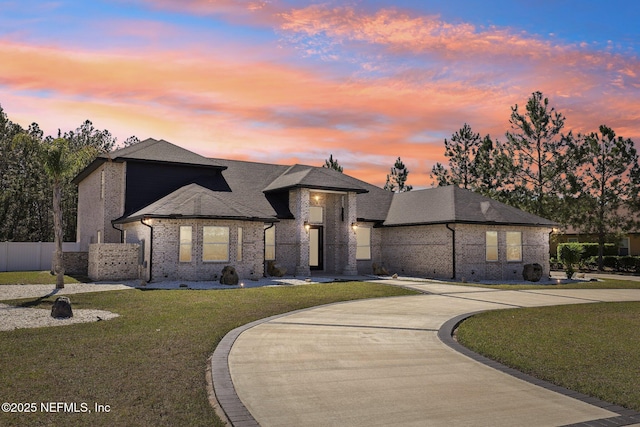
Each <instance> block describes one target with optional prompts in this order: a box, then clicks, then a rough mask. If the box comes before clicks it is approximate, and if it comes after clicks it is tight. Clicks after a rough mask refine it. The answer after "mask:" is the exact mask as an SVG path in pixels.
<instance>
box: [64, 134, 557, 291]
mask: <svg viewBox="0 0 640 427" xmlns="http://www.w3.org/2000/svg"><path fill="white" fill-rule="evenodd" d="M74 182H75V183H77V185H78V236H77V240H78V242H79V244H80V246H81V250H83V251H88V252H89V275H90V276H91V277H92V278H93V279H94V280H101V279H107V278H110V279H115V278H118V279H123V278H134V277H135V278H141V279H143V280H147V281H161V280H212V279H215V278H217V277H219V275H220V273H221V270H222V268H223V267H225V266H226V265H232V266H234V267H235V268H236V271H237V272H238V275H239V276H240V277H241V278H246V279H250V278H257V277H262V276H263V275H264V274H265V264H266V262H267V261H275V262H277V263H278V264H279V265H280V266H281V267H283V268H286V270H287V274H291V275H295V276H302V277H304V276H309V275H310V274H312V272H315V271H317V272H322V273H325V274H341V275H356V274H371V273H372V264H373V263H378V264H381V265H384V266H385V267H386V269H387V270H388V271H389V272H390V273H391V274H393V273H398V274H400V275H411V276H419V277H433V278H457V279H467V280H482V279H498V280H510V279H521V278H522V269H523V266H524V265H525V264H528V263H539V264H541V265H542V266H543V267H544V274H545V275H548V272H549V234H550V232H551V230H552V227H553V226H554V223H552V222H551V221H549V220H546V219H544V218H540V217H537V216H535V215H531V214H528V213H525V212H523V211H520V210H518V209H515V208H513V207H510V206H507V205H504V204H502V203H499V202H497V201H494V200H491V199H488V198H486V197H483V196H480V195H478V194H475V193H473V192H471V191H468V190H464V189H460V188H457V187H454V186H450V187H439V188H433V189H426V190H417V191H411V192H407V193H399V194H394V193H391V192H389V191H386V190H383V189H381V188H379V187H377V186H374V185H371V184H368V183H366V182H363V181H361V180H358V179H355V178H353V177H350V176H348V175H346V174H343V173H340V172H337V171H334V170H332V169H328V168H322V167H314V166H304V165H292V166H286V165H275V164H264V163H253V162H244V161H236V160H224V159H211V158H205V157H202V156H200V155H198V154H196V153H193V152H191V151H188V150H186V149H183V148H181V147H178V146H176V145H173V144H171V143H169V142H166V141H163V140H160V141H158V140H154V139H147V140H145V141H142V142H140V143H138V144H135V145H132V146H129V147H126V148H123V149H120V150H116V151H114V152H111V153H107V154H103V155H101V156H99V157H98V158H97V159H95V160H94V161H93V162H92V163H91V164H90V165H89V166H88V167H87V168H86V169H84V170H83V171H82V172H81V173H80V174H79V175H78V176H77V177H76V178H75V179H74ZM116 276H118V277H116ZM123 276H126V277H123Z"/></svg>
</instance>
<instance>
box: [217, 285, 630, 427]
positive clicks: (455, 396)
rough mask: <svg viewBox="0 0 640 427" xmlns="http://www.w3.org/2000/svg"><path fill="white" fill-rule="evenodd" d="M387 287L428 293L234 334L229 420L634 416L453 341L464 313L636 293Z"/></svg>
mask: <svg viewBox="0 0 640 427" xmlns="http://www.w3.org/2000/svg"><path fill="white" fill-rule="evenodd" d="M382 283H387V284H397V285H399V286H404V287H411V288H414V289H416V290H419V291H421V292H423V294H422V295H416V296H404V297H394V298H383V299H372V300H360V301H353V302H345V303H337V304H332V305H327V306H321V307H316V308H312V309H306V310H301V311H298V312H293V313H289V314H285V315H280V316H275V317H272V318H269V319H264V320H262V321H258V322H254V323H252V324H249V325H245V326H244V327H241V328H238V329H236V330H234V331H232V332H231V333H229V334H228V335H227V336H226V337H225V338H224V339H223V341H222V342H221V343H220V345H219V346H218V348H217V349H216V352H215V353H214V355H213V358H212V376H213V384H214V390H215V394H216V397H217V400H218V402H219V403H220V406H221V407H222V410H223V411H224V413H225V414H226V416H227V418H228V419H229V421H230V422H231V424H232V425H233V426H235V427H241V426H257V425H260V426H263V427H268V426H278V427H283V426H296V427H298V426H367V427H370V426H390V425H394V426H484V425H486V426H510V427H511V426H514V425H518V426H566V425H585V426H586V425H612V426H613V425H636V424H634V423H640V414H638V413H636V412H634V411H629V410H625V409H623V408H621V407H617V406H614V405H610V404H607V403H606V402H601V401H598V400H596V399H591V398H588V397H586V396H582V395H579V394H577V393H574V392H570V391H568V390H563V389H561V388H559V387H555V386H552V385H549V384H547V383H543V382H540V381H537V380H533V379H532V378H528V377H526V376H523V375H521V374H520V375H518V373H517V372H515V371H513V372H510V371H509V370H506V369H504V367H501V366H500V365H497V364H493V363H491V362H489V361H487V360H485V359H483V358H481V357H478V356H477V355H475V354H473V353H470V352H468V351H465V350H460V349H458V348H457V347H456V344H455V342H454V341H453V340H451V339H450V337H451V331H452V330H453V327H454V326H455V324H456V322H458V321H459V320H461V319H462V318H464V316H467V315H469V314H470V313H475V312H479V311H486V310H495V309H504V308H518V307H534V306H545V305H563V304H582V303H593V302H604V301H640V289H632V290H624V289H614V290H545V289H540V290H533V291H503V290H493V289H485V288H474V287H461V286H455V285H449V284H445V283H434V282H415V283H413V282H406V281H402V282H400V281H398V282H393V281H390V280H384V281H382ZM485 362H489V363H491V365H487V364H486V363H485ZM512 374H515V375H517V376H514V375H512ZM530 380H531V381H534V383H532V382H531V381H530ZM592 422H596V423H597V424H591V423H592ZM638 425H640V424H638Z"/></svg>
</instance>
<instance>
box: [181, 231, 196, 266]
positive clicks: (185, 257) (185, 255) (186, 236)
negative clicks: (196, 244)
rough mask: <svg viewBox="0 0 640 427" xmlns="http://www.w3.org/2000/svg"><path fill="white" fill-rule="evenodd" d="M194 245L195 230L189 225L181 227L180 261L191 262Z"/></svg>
mask: <svg viewBox="0 0 640 427" xmlns="http://www.w3.org/2000/svg"><path fill="white" fill-rule="evenodd" d="M192 245H193V230H192V228H191V226H189V225H183V226H181V227H180V251H179V253H180V255H179V261H180V262H191V249H192Z"/></svg>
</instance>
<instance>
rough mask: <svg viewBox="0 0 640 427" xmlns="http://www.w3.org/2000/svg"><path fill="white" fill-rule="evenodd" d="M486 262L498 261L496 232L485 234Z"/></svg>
mask: <svg viewBox="0 0 640 427" xmlns="http://www.w3.org/2000/svg"><path fill="white" fill-rule="evenodd" d="M486 247H487V261H497V260H498V232H497V231H487V233H486Z"/></svg>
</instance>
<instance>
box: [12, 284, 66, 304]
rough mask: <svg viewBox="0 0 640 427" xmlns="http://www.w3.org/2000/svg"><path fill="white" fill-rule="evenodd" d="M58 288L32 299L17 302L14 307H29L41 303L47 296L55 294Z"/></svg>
mask: <svg viewBox="0 0 640 427" xmlns="http://www.w3.org/2000/svg"><path fill="white" fill-rule="evenodd" d="M59 290H60V289H57V288H56V289H54V290H52V291H51V292H49V293H48V294H47V295H44V296H41V297H38V298H36V299H34V300H32V301H25V302H23V303H21V304H18V305H17V306H16V307H23V308H31V307H38V306H39V305H40V304H42V303H43V302H44V300H46V299H47V298H49V297H52V296H54V295H56V294H57V293H58V291H59Z"/></svg>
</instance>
